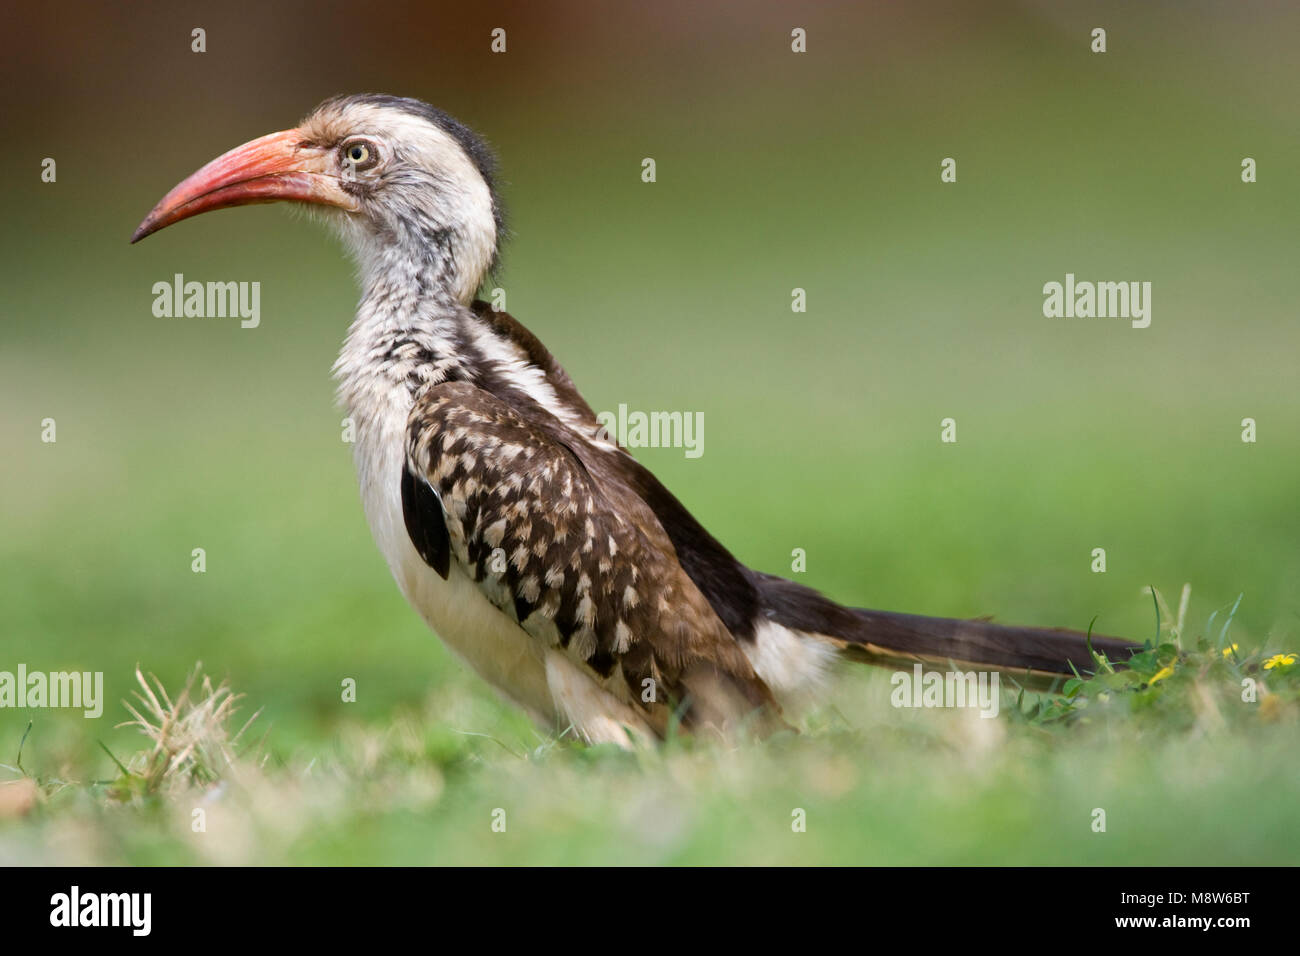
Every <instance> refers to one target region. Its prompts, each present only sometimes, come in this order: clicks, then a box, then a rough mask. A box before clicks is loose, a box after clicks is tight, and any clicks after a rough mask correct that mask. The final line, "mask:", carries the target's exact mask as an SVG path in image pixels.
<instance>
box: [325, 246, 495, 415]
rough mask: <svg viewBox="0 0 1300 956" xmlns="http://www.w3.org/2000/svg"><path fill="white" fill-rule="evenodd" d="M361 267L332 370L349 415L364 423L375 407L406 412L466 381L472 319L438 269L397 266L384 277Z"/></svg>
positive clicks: (398, 263) (380, 271)
mask: <svg viewBox="0 0 1300 956" xmlns="http://www.w3.org/2000/svg"><path fill="white" fill-rule="evenodd" d="M365 265H367V264H363V274H362V295H361V302H360V304H359V305H358V307H357V314H356V318H355V319H353V322H352V325H351V327H350V328H349V329H348V334H347V338H346V340H345V341H344V343H343V349H342V351H341V352H340V354H339V358H338V361H337V362H335V364H334V374H335V377H336V378H337V379H338V380H339V397H340V398H341V400H342V402H343V404H344V405H345V406H346V407H347V409H348V410H349V412H350V413H352V414H354V415H355V414H363V415H365V414H368V413H370V412H371V406H374V405H376V404H384V405H392V404H397V405H405V406H406V407H407V408H409V407H410V404H411V402H413V401H414V399H415V396H416V395H418V393H419V392H420V391H421V390H423V389H424V388H427V387H429V386H430V385H436V384H438V383H440V382H445V381H456V380H460V379H466V378H472V377H473V375H474V373H475V369H474V368H473V367H472V363H473V360H474V356H473V354H472V353H471V351H470V350H469V349H468V348H467V343H468V342H469V341H470V340H471V336H472V326H473V324H474V323H475V322H477V318H476V317H475V315H474V313H473V311H472V310H471V309H470V308H469V306H468V303H466V302H462V301H461V299H460V297H459V295H458V293H457V292H456V291H455V290H454V289H453V287H452V286H450V285H449V284H448V283H447V282H446V281H445V277H444V276H443V275H441V274H440V267H439V266H438V265H437V264H429V263H424V264H420V263H406V262H402V261H400V260H399V261H395V262H390V263H388V268H385V269H373V270H372V269H370V268H365Z"/></svg>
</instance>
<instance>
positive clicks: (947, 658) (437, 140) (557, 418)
mask: <svg viewBox="0 0 1300 956" xmlns="http://www.w3.org/2000/svg"><path fill="white" fill-rule="evenodd" d="M497 170H498V167H497V160H496V158H495V155H494V153H493V151H492V150H491V149H490V147H489V146H488V145H487V144H486V142H485V141H484V140H483V139H482V138H481V137H480V136H479V135H477V134H476V133H475V132H473V131H472V130H470V129H469V128H468V127H467V126H465V125H463V124H462V123H460V122H459V121H457V120H456V119H454V118H453V117H451V116H450V115H448V114H447V113H445V112H443V111H442V110H440V109H438V108H436V107H433V106H430V105H428V104H427V103H425V102H423V101H421V100H418V99H413V98H406V97H398V96H391V95H385V94H369V93H368V94H355V95H340V96H334V97H331V98H329V99H327V100H325V101H324V102H323V103H321V104H320V105H319V106H318V107H317V108H316V109H315V110H313V111H312V112H311V113H310V114H308V115H307V117H306V118H305V119H303V120H302V121H301V122H300V123H299V124H298V125H297V126H296V127H293V128H290V129H287V130H284V131H281V132H276V133H271V134H269V135H266V136H262V137H260V138H258V139H254V140H252V141H250V142H248V143H245V144H244V145H242V146H239V147H236V148H235V149H233V150H230V151H229V152H227V153H225V154H223V155H221V156H219V157H218V158H216V159H214V160H212V161H211V162H209V163H208V164H207V165H205V166H203V167H202V168H200V169H199V170H198V171H197V172H195V173H193V174H192V175H190V176H189V177H188V178H186V179H184V180H183V181H181V182H180V183H179V184H178V185H177V186H175V187H174V188H173V189H172V190H171V191H170V192H168V193H167V194H166V195H165V196H164V197H163V198H162V199H161V200H160V201H159V202H158V203H157V205H156V206H154V208H153V209H152V210H151V211H150V212H149V214H148V215H147V216H146V217H145V218H144V220H143V221H142V222H141V223H140V225H139V227H138V228H137V229H136V230H135V232H134V234H133V235H132V237H131V242H133V243H135V242H139V241H140V240H141V239H143V238H145V237H146V236H149V235H151V234H153V233H155V232H157V231H159V230H160V229H163V228H165V227H167V226H171V225H174V224H175V223H177V222H180V221H181V220H184V219H188V218H190V217H193V216H197V215H199V214H201V213H206V212H210V211H212V210H217V209H223V208H227V207H234V206H242V205H247V204H250V203H266V202H276V201H289V202H293V203H297V204H300V205H301V206H303V207H305V208H308V209H310V210H311V211H313V212H314V213H316V214H318V215H319V217H320V218H322V219H324V220H325V221H326V222H327V223H328V224H329V225H330V226H332V227H333V228H334V229H335V230H336V231H337V232H338V233H339V234H340V235H341V237H342V240H343V243H344V245H345V246H346V247H347V249H348V250H349V252H350V254H351V256H352V257H353V258H354V259H355V261H356V263H357V264H358V268H359V275H360V285H361V297H360V302H359V305H358V307H357V310H356V314H355V318H354V319H353V321H352V323H351V325H350V327H349V328H348V331H347V333H346V337H345V339H344V342H343V345H342V349H341V352H340V354H339V357H338V360H337V361H336V363H335V365H334V368H333V372H334V375H335V377H336V379H337V381H338V390H339V398H340V402H341V404H342V405H343V406H344V407H345V408H346V410H347V414H348V415H349V417H350V418H351V420H352V422H353V425H354V427H355V442H354V449H353V455H354V459H355V467H356V472H357V478H358V483H359V486H360V493H361V500H362V504H363V508H364V511H365V515H366V519H367V521H368V524H369V526H370V530H371V532H372V535H373V537H374V540H375V542H376V544H377V546H378V549H379V551H380V552H381V553H382V555H383V557H384V559H385V560H386V562H387V564H388V567H389V569H390V570H391V572H392V575H393V577H394V579H395V580H396V583H397V585H398V588H399V589H400V590H401V592H402V594H403V595H404V596H405V598H406V600H407V601H408V602H409V603H410V604H411V605H412V606H413V607H414V609H415V610H416V611H417V612H418V613H419V615H420V616H421V617H422V618H423V619H424V621H425V622H426V623H427V625H428V626H429V627H430V628H431V629H432V630H433V631H434V632H435V633H436V634H437V635H438V636H439V637H440V638H441V639H442V640H443V642H444V643H445V644H446V645H447V646H448V647H450V648H451V649H452V650H453V651H454V652H455V653H456V654H457V655H459V656H460V657H461V658H463V659H464V660H465V661H466V662H467V663H468V664H469V665H470V667H472V668H473V670H475V671H476V672H477V673H478V674H479V675H480V676H481V677H482V678H484V679H485V680H486V681H487V682H488V683H489V684H491V685H492V686H493V687H495V688H496V689H497V691H499V692H500V693H501V694H502V695H503V696H504V697H505V698H506V699H507V700H509V701H510V702H512V703H513V704H514V705H515V706H517V707H519V708H521V709H522V710H523V711H525V712H526V713H527V714H529V715H530V716H531V717H532V718H533V719H534V720H535V721H536V722H537V723H538V724H539V725H541V726H542V727H543V728H546V729H549V730H551V731H552V732H555V733H557V734H565V733H569V732H571V733H573V734H576V735H577V737H578V738H580V739H581V740H583V741H585V742H586V743H587V744H591V745H596V744H614V745H616V746H619V747H623V748H637V747H640V746H643V745H653V744H654V743H655V742H657V741H662V740H664V739H667V738H670V737H673V736H675V735H698V734H703V733H714V734H718V735H721V736H723V737H724V738H726V739H728V740H734V739H738V738H739V737H743V736H754V737H762V736H767V735H769V734H772V733H776V732H779V731H781V730H786V729H793V728H795V726H796V724H797V720H798V718H799V716H800V715H801V714H804V713H805V712H806V710H807V709H808V708H809V707H812V706H815V705H816V704H817V702H819V701H821V700H823V699H824V697H825V694H826V692H827V682H828V680H830V679H831V675H832V672H833V671H834V669H835V667H836V665H837V663H838V662H839V661H840V660H842V659H850V660H853V659H856V660H862V661H866V662H868V663H873V664H879V665H884V666H895V667H897V666H899V665H906V666H909V667H910V666H913V662H924V663H925V664H926V666H929V667H933V668H939V667H944V666H949V667H951V666H957V667H973V668H988V669H995V670H998V671H1006V672H1009V673H1011V672H1014V673H1019V674H1020V675H1021V676H1022V678H1023V679H1025V680H1026V681H1032V680H1035V679H1037V680H1040V681H1052V680H1056V679H1059V676H1060V675H1066V676H1068V675H1071V674H1075V675H1079V674H1080V672H1082V671H1085V670H1094V669H1096V667H1097V666H1098V663H1099V662H1098V659H1097V657H1095V656H1094V654H1096V655H1105V656H1106V657H1107V658H1108V659H1109V660H1111V661H1119V662H1121V664H1122V661H1124V660H1126V659H1127V657H1128V656H1129V655H1131V654H1132V653H1134V652H1136V651H1138V650H1141V645H1138V644H1135V643H1133V642H1131V641H1127V640H1124V639H1122V638H1114V637H1105V636H1100V635H1095V636H1094V635H1091V634H1085V633H1081V632H1079V631H1072V630H1065V629H1055V628H1038V627H1018V626H1010V625H1003V624H999V623H995V622H994V621H992V620H991V619H987V618H979V619H952V618H942V617H927V616H922V615H916V614H908V613H900V612H894V611H880V610H869V609H861V608H853V607H847V606H844V605H841V604H839V603H836V602H834V601H832V600H830V599H829V598H827V597H825V596H823V595H822V594H820V593H819V592H817V591H815V590H813V589H812V588H809V587H806V586H804V585H801V584H798V583H795V582H793V581H790V580H787V579H785V578H782V577H779V576H776V575H772V574H768V573H764V572H761V571H756V570H753V569H751V568H749V567H747V566H746V565H744V564H743V563H741V561H740V560H738V559H737V558H736V557H735V556H734V555H733V554H732V553H731V552H730V551H729V550H728V549H727V548H726V547H725V546H724V545H723V544H722V543H721V542H719V541H718V540H717V539H716V538H715V537H714V536H713V535H711V534H710V533H709V532H708V531H706V530H705V528H704V526H703V525H702V524H701V523H700V522H699V521H698V520H696V518H695V517H694V516H693V515H692V514H691V513H690V512H689V511H688V510H687V509H686V508H685V507H684V506H683V505H682V503H681V502H680V501H679V500H678V499H677V498H676V497H675V496H674V495H673V494H672V493H671V492H670V491H669V490H668V489H667V488H665V487H664V485H663V484H661V483H660V482H659V481H658V480H657V479H656V478H655V476H654V475H653V474H652V473H651V472H650V471H649V470H648V469H647V468H646V467H645V466H644V465H643V464H641V463H640V462H639V461H638V460H637V459H636V458H634V457H633V456H632V455H631V454H630V453H629V452H628V451H627V449H626V447H624V446H623V445H621V444H620V443H619V442H618V440H617V438H616V437H614V436H611V435H610V434H609V433H608V432H607V430H606V429H605V428H603V427H602V425H601V423H600V422H599V421H598V419H597V417H596V415H595V414H594V413H593V411H592V408H591V406H590V405H589V404H588V403H587V401H586V400H585V399H584V398H583V396H582V394H581V393H580V392H579V391H578V389H577V387H576V386H575V384H574V382H573V380H572V379H571V378H570V377H569V375H568V374H567V373H566V372H565V371H564V369H563V368H562V367H561V365H560V364H559V362H557V361H556V359H555V358H554V357H553V356H552V355H551V353H550V352H549V351H548V350H547V349H546V347H545V346H544V345H543V344H542V342H541V341H540V340H539V339H538V338H537V337H536V336H535V335H534V334H533V333H532V332H530V331H529V330H528V329H527V328H525V327H524V325H523V324H522V323H520V322H519V321H518V320H516V319H515V318H514V317H513V316H511V315H510V314H509V313H507V312H505V311H503V310H499V309H496V308H494V307H492V306H491V305H488V304H487V303H485V302H484V301H482V300H480V299H478V298H476V296H477V293H478V291H479V290H480V288H482V287H483V284H484V282H485V280H486V279H487V278H488V277H489V276H491V275H494V274H496V269H497V267H498V265H499V262H500V257H501V245H502V242H503V239H504V236H505V225H504V223H505V219H504V215H503V208H502V202H501V198H500V187H499V176H498V171H497Z"/></svg>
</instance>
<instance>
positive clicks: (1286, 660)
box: [1264, 654, 1295, 671]
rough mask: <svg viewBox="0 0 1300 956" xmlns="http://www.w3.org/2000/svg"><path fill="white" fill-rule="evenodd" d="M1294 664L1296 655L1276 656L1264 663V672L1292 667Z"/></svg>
mask: <svg viewBox="0 0 1300 956" xmlns="http://www.w3.org/2000/svg"><path fill="white" fill-rule="evenodd" d="M1294 663H1295V655H1294V654H1274V655H1273V656H1272V657H1270V658H1269V659H1268V660H1266V661H1265V662H1264V670H1266V671H1271V670H1272V669H1273V668H1275V667H1290V666H1291V665H1292V664H1294Z"/></svg>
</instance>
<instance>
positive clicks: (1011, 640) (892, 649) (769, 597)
mask: <svg viewBox="0 0 1300 956" xmlns="http://www.w3.org/2000/svg"><path fill="white" fill-rule="evenodd" d="M755 583H756V584H757V586H758V589H759V593H760V595H761V597H762V600H763V604H764V607H765V611H766V613H767V615H768V616H769V617H770V618H771V619H772V620H774V621H776V622H777V623H778V624H782V625H784V626H786V627H790V628H794V629H796V630H800V631H805V632H808V633H813V634H820V635H823V636H825V637H828V638H830V639H832V640H834V641H835V642H836V643H837V644H839V645H840V646H841V647H842V648H843V649H844V651H845V652H846V653H847V654H848V655H849V656H851V657H855V658H858V659H860V660H864V661H867V662H868V663H873V664H885V665H897V664H904V663H906V664H909V665H910V664H911V663H912V662H915V661H921V662H926V663H931V664H935V665H942V666H947V665H948V663H949V662H952V663H954V664H957V665H969V666H973V667H991V668H996V669H998V670H1005V671H1009V672H1016V671H1018V672H1021V673H1024V674H1027V675H1031V676H1034V677H1039V678H1052V677H1055V676H1059V675H1068V674H1073V673H1074V672H1075V671H1076V670H1077V671H1078V673H1080V674H1089V673H1092V672H1093V671H1095V670H1096V669H1097V663H1096V661H1095V660H1094V659H1093V657H1092V655H1091V654H1089V653H1088V645H1089V643H1091V645H1092V649H1093V650H1094V651H1096V652H1097V653H1099V654H1105V655H1106V658H1107V659H1108V660H1110V661H1112V662H1115V663H1123V662H1124V661H1127V660H1128V659H1129V657H1130V656H1132V654H1134V653H1135V652H1136V651H1140V650H1142V645H1141V644H1135V643H1134V642H1132V641H1128V640H1125V639H1123V638H1119V637H1105V636H1102V635H1099V634H1093V635H1091V637H1089V636H1088V635H1086V634H1084V633H1083V632H1081V631H1070V630H1065V629H1063V628H1062V629H1058V628H1045V627H1017V626H1014V625H1008V624H995V623H993V622H992V621H989V620H982V619H975V620H961V619H955V618H946V617H924V616H922V615H919V614H901V613H898V612H896V611H871V610H866V609H859V608H848V607H843V606H841V605H839V604H836V603H835V602H834V601H831V600H829V599H828V598H825V597H823V596H822V595H820V594H818V593H817V592H816V591H813V590H812V589H810V588H806V587H804V586H803V585H801V584H795V583H794V582H793V581H787V580H785V579H784V578H778V577H774V576H772V575H767V574H760V575H756V580H755Z"/></svg>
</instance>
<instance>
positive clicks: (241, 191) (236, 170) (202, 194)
mask: <svg viewBox="0 0 1300 956" xmlns="http://www.w3.org/2000/svg"><path fill="white" fill-rule="evenodd" d="M282 199H289V200H294V201H296V202H309V203H317V204H320V205H326V206H338V207H339V208H341V209H347V210H348V211H350V212H355V211H356V210H357V208H358V206H357V201H356V199H355V198H354V197H353V196H352V195H350V194H349V193H347V192H346V191H344V189H343V186H342V184H341V182H340V181H339V178H338V176H337V175H335V173H334V166H333V162H332V159H331V152H330V150H328V149H324V148H322V147H319V146H310V145H306V144H304V142H303V134H302V131H301V130H297V129H287V130H284V131H283V132H279V133H271V134H270V135H269V136H263V137H261V138H259V139H255V140H253V141H252V142H249V143H245V144H244V145H243V146H237V147H235V148H234V149H232V150H231V151H230V152H228V153H226V154H224V155H222V156H218V157H217V158H216V159H214V160H213V161H212V162H210V163H208V164H207V165H206V166H204V167H203V168H202V169H200V170H199V171H198V172H196V173H194V174H193V175H191V176H190V177H189V178H188V179H186V180H184V181H183V182H181V183H179V184H177V186H176V187H175V188H174V189H173V190H172V191H171V192H169V193H168V194H167V195H166V196H164V197H163V198H162V200H161V201H160V202H159V203H158V205H156V206H154V207H153V210H152V211H151V212H150V213H149V215H147V216H145V217H144V221H143V222H142V223H140V225H139V226H138V227H137V228H136V230H135V232H134V233H133V234H132V236H131V241H132V242H139V241H140V240H141V239H143V238H144V237H145V236H148V235H152V234H153V233H155V232H157V231H158V230H159V229H163V228H166V227H167V226H170V225H171V224H172V223H174V222H180V221H181V220H182V219H188V218H190V217H191V216H197V215H198V214H199V213H204V212H210V211H211V210H213V209H225V208H227V207H230V206H246V205H248V204H249V203H258V202H278V201H279V200H282Z"/></svg>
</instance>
